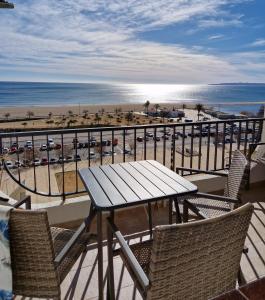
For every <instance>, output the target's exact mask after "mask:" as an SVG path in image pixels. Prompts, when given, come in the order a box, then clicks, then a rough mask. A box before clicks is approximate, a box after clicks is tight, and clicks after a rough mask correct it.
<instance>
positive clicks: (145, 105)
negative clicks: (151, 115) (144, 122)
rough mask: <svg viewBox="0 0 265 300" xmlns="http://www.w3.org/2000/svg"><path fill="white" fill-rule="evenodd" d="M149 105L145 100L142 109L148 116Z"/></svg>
mask: <svg viewBox="0 0 265 300" xmlns="http://www.w3.org/2000/svg"><path fill="white" fill-rule="evenodd" d="M149 105H150V102H149V101H148V100H147V101H146V102H145V104H144V109H145V113H146V114H148V109H149Z"/></svg>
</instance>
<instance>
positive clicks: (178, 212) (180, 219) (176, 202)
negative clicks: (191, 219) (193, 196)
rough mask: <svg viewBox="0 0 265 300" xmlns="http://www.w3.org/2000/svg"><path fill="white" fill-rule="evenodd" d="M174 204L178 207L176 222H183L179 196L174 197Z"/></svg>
mask: <svg viewBox="0 0 265 300" xmlns="http://www.w3.org/2000/svg"><path fill="white" fill-rule="evenodd" d="M174 204H175V209H176V223H182V218H181V214H180V210H179V203H178V199H177V198H175V199H174Z"/></svg>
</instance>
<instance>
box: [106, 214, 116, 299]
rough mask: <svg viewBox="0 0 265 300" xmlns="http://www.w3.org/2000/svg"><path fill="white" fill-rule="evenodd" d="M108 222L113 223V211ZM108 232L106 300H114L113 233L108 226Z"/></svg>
mask: <svg viewBox="0 0 265 300" xmlns="http://www.w3.org/2000/svg"><path fill="white" fill-rule="evenodd" d="M110 220H111V222H112V223H114V211H112V212H110ZM107 230H108V289H107V299H110V300H114V299H115V286H114V270H113V233H112V230H111V227H110V226H107Z"/></svg>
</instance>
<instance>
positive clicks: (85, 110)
mask: <svg viewBox="0 0 265 300" xmlns="http://www.w3.org/2000/svg"><path fill="white" fill-rule="evenodd" d="M83 114H84V116H83V118H84V119H86V118H87V116H88V110H87V109H84V110H83Z"/></svg>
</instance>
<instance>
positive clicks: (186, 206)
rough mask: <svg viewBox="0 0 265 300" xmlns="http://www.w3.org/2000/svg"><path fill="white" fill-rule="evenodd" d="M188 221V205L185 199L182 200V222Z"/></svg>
mask: <svg viewBox="0 0 265 300" xmlns="http://www.w3.org/2000/svg"><path fill="white" fill-rule="evenodd" d="M188 221H189V207H188V204H187V202H186V201H184V202H183V223H186V222H188Z"/></svg>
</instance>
